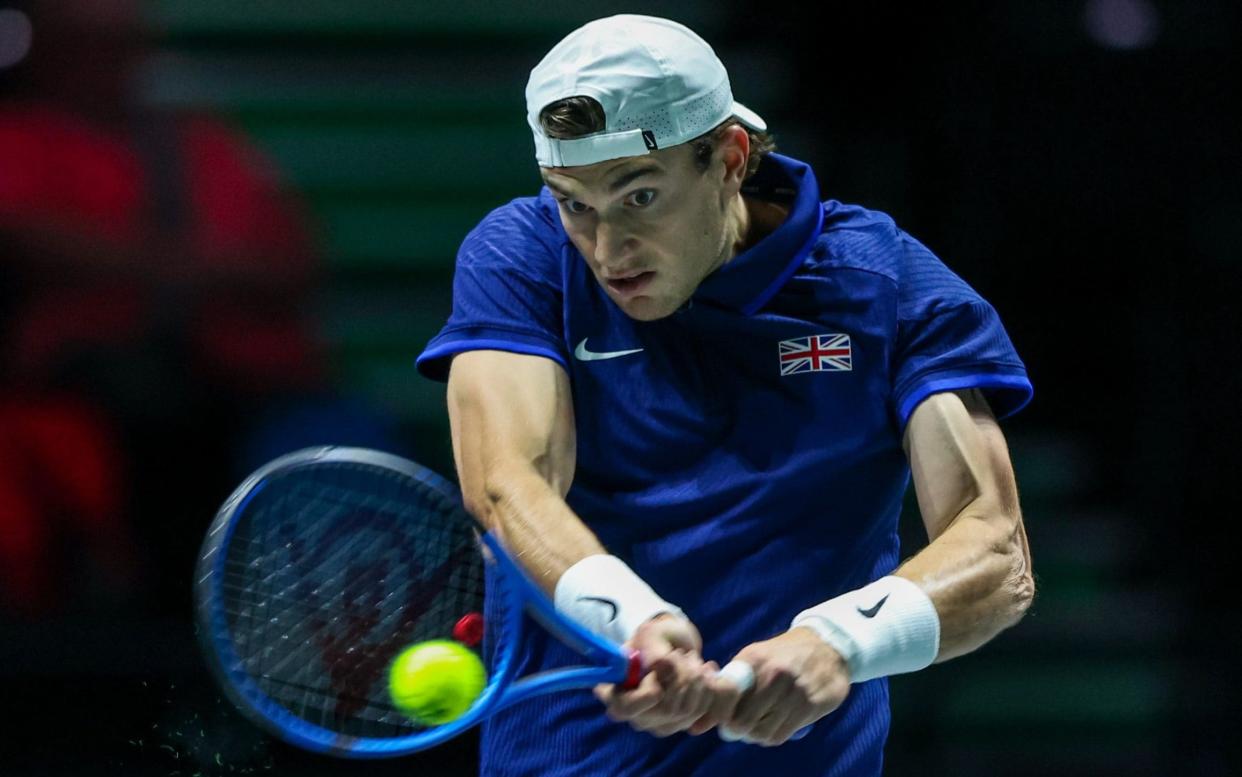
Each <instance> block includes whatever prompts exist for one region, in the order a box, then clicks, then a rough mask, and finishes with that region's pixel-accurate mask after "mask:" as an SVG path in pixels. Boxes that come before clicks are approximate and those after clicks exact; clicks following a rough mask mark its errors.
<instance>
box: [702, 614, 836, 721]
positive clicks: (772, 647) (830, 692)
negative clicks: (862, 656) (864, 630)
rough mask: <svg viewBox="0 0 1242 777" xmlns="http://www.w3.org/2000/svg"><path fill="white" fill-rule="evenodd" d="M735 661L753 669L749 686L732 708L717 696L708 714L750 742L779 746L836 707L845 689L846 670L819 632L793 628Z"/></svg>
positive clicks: (744, 651) (745, 650) (748, 649)
mask: <svg viewBox="0 0 1242 777" xmlns="http://www.w3.org/2000/svg"><path fill="white" fill-rule="evenodd" d="M736 659H738V660H741V661H745V662H746V663H748V664H750V665H751V667H752V668H753V669H754V670H755V685H754V688H753V689H752V690H751V691H750V692H749V693H747V694H746V695H745V696H744V697H742V699H741V700H740V701H737V702H736V706H734V707H733V708H732V709H728V698H727V696H725V695H724V694H718V696H717V698H718V700H719V703H720V706H717V707H714V708H713V709H712V710H711V711H710V713H709V715H710V716H711V717H713V718H714V719H715V720H716V721H720V722H721V725H723V726H726V727H727V728H728V729H729V730H730V732H731V733H733V734H737V735H739V736H740V737H742V738H743V739H744V740H745V741H748V742H752V743H754V744H759V745H765V746H774V745H780V744H784V743H785V742H786V741H787V740H788V739H789V738H790V737H791V736H793V735H794V733H795V732H796V731H798V730H799V729H801V728H803V727H804V726H808V725H810V724H811V723H814V722H815V721H817V720H819V719H820V718H822V717H824V716H825V715H827V714H828V713H830V712H832V711H833V710H835V709H836V708H837V707H840V706H841V702H843V701H845V697H846V696H847V695H849V692H850V675H849V668H848V667H847V666H846V665H845V661H844V660H843V659H842V658H841V655H840V654H839V653H837V651H836V650H834V649H833V648H832V647H830V646H829V645H828V644H827V643H826V642H824V641H823V640H822V639H820V637H819V635H818V634H816V633H815V632H813V631H811V630H810V629H805V628H794V629H790V630H789V631H787V632H785V633H784V634H781V635H780V636H778V637H773V638H772V639H769V640H765V641H763V642H755V643H754V644H751V645H747V646H746V647H745V648H742V650H741V652H739V653H738V654H737V656H736Z"/></svg>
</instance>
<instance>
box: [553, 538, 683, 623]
mask: <svg viewBox="0 0 1242 777" xmlns="http://www.w3.org/2000/svg"><path fill="white" fill-rule="evenodd" d="M554 599H555V602H556V609H557V612H560V613H563V614H564V615H566V616H568V617H569V619H570V620H572V621H574V622H575V623H578V624H580V625H582V626H584V627H586V628H587V629H588V630H589V631H592V632H594V633H596V634H598V635H600V636H601V637H603V638H605V639H607V640H611V641H612V642H616V643H618V644H620V643H622V642H626V641H627V640H629V638H630V637H632V636H634V632H635V631H637V630H638V627H639V626H641V625H643V624H644V623H646V622H647V621H649V620H651V619H652V618H654V617H655V616H657V615H659V614H661V613H665V612H670V613H673V614H674V615H681V616H683V617H684V613H682V611H681V608H679V607H677V606H676V605H673V604H669V603H668V602H666V601H664V600H663V599H661V598H660V597H659V596H658V595H657V594H656V592H655V591H653V590H651V586H649V585H647V584H646V583H645V582H643V580H642V578H640V577H639V576H638V575H636V574H634V570H632V569H630V568H629V567H628V566H626V564H625V562H624V561H622V560H621V559H619V558H617V557H616V556H605V555H597V556H587V557H586V558H584V559H582V560H581V561H579V562H578V563H576V564H574V565H573V566H571V567H570V568H569V569H567V570H565V574H563V575H561V579H560V580H558V581H557V582H556V592H555V595H554Z"/></svg>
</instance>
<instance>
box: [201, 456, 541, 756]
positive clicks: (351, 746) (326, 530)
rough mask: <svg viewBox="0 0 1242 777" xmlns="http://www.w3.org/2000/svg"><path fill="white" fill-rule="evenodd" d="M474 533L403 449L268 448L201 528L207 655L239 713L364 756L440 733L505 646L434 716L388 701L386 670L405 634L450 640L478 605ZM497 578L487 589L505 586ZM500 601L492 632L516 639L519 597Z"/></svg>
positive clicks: (443, 735)
mask: <svg viewBox="0 0 1242 777" xmlns="http://www.w3.org/2000/svg"><path fill="white" fill-rule="evenodd" d="M477 538H478V526H477V524H476V523H475V521H474V520H473V519H472V518H471V517H470V516H469V514H468V513H466V512H465V510H464V509H463V508H462V505H461V502H460V498H459V496H458V492H457V490H456V489H455V488H454V487H453V486H452V485H450V484H449V483H448V481H446V480H445V479H443V478H442V477H440V476H439V475H437V474H435V473H434V472H431V471H430V470H427V469H426V468H424V467H422V466H420V465H418V464H416V463H414V462H412V461H408V460H406V459H403V458H400V457H397V456H393V455H391V454H387V453H382V452H379V451H372V450H366V449H359V448H343V447H320V448H309V449H305V450H301V451H297V452H295V453H291V454H289V455H287V456H283V457H281V458H279V459H276V460H275V461H272V462H271V463H269V464H267V465H266V466H264V467H262V468H261V469H259V470H258V471H256V472H255V473H254V474H252V475H251V476H250V477H249V478H247V480H246V481H245V482H244V483H242V484H241V485H240V486H239V487H238V488H237V490H236V491H234V493H233V494H232V495H231V496H230V497H229V498H228V499H227V500H226V501H225V503H224V505H223V506H222V507H221V508H220V510H219V512H218V513H217V515H216V517H215V519H214V521H213V522H212V524H211V526H210V528H209V530H208V532H207V535H206V538H205V539H204V542H203V546H202V551H201V553H200V556H199V560H198V565H197V571H196V575H195V607H196V615H197V621H198V631H199V637H200V642H201V644H202V646H203V649H204V652H205V653H206V655H207V657H208V663H209V664H210V665H211V666H212V668H213V670H214V672H215V674H216V676H217V679H218V680H219V681H220V684H221V686H222V687H223V688H224V689H225V690H226V692H227V693H228V695H229V697H230V699H231V700H232V701H233V702H234V704H235V705H236V706H237V707H238V708H239V709H240V710H242V712H243V713H245V714H246V715H247V716H248V717H250V718H251V719H252V720H254V721H255V722H256V723H258V724H259V725H260V726H262V727H263V728H265V729H267V730H268V731H269V732H270V733H272V734H274V735H275V736H277V737H279V738H281V739H284V740H285V741H288V742H290V743H292V744H294V745H296V746H299V747H302V748H305V749H308V750H312V751H318V752H324V753H328V754H332V755H338V756H347V757H360V758H365V757H391V756H397V755H403V754H406V753H410V752H414V751H417V750H421V749H424V748H426V747H430V746H432V745H435V744H438V743H439V742H441V741H444V740H445V739H448V738H450V737H452V736H455V735H456V734H458V733H460V732H461V731H463V730H465V729H466V728H468V727H470V726H471V725H473V724H474V723H476V722H478V720H480V719H481V718H482V717H484V716H485V715H486V714H487V713H488V711H489V709H490V708H491V707H493V706H494V705H495V703H496V701H497V700H498V698H499V691H500V690H501V689H502V688H504V687H505V686H506V685H507V684H508V682H509V680H510V674H511V673H512V662H511V660H510V659H511V651H497V652H496V654H495V655H494V656H493V657H492V658H493V661H492V663H493V665H492V666H491V667H490V672H489V673H488V675H487V679H486V681H485V686H484V688H483V691H482V692H481V693H480V694H479V696H478V697H477V698H476V699H475V700H474V702H473V704H472V705H471V706H470V708H469V709H468V710H466V712H465V713H463V714H462V715H461V716H459V717H458V718H456V719H455V720H452V721H450V722H448V723H445V724H443V725H438V726H428V725H422V724H419V723H417V722H415V721H413V720H411V719H409V718H407V717H406V716H405V715H404V714H402V713H401V712H400V711H399V710H397V709H396V708H395V706H394V705H393V702H392V700H391V698H390V696H389V692H388V669H389V666H390V664H391V662H392V660H393V659H394V658H395V657H396V655H397V654H398V653H399V652H400V651H401V650H402V649H404V648H405V647H407V646H408V645H410V644H413V643H418V642H423V641H427V640H434V639H453V637H454V627H455V626H456V625H457V624H458V623H459V621H460V620H461V619H462V617H463V616H469V615H471V614H475V613H482V612H483V598H484V589H483V586H484V583H483V580H484V573H483V565H484V563H485V560H484V557H483V554H482V553H481V551H480V546H479V543H478V539H477ZM504 579H505V578H504V577H502V578H500V580H501V582H500V584H498V585H496V590H493V591H491V592H489V595H490V596H499V597H503V598H505V599H509V598H512V597H513V596H515V592H514V591H512V590H508V589H507V587H506V586H505V585H504V584H503V580H504ZM501 612H503V613H505V616H504V618H503V621H504V622H503V623H498V624H492V628H493V629H497V630H498V631H497V635H498V642H505V643H506V644H507V643H513V642H516V634H515V631H516V630H517V629H520V628H521V624H520V618H521V612H522V608H521V605H520V603H519V604H516V606H514V605H513V604H509V603H507V602H506V603H505V605H504V606H503V607H502V608H501ZM515 613H516V614H515Z"/></svg>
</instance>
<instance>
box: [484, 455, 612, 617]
mask: <svg viewBox="0 0 1242 777" xmlns="http://www.w3.org/2000/svg"><path fill="white" fill-rule="evenodd" d="M472 490H473V491H474V494H473V495H472V496H471V497H470V498H468V499H467V507H468V508H469V509H470V511H471V512H472V513H473V514H474V516H475V517H476V518H478V519H479V520H480V521H482V522H483V524H484V525H485V526H487V527H488V529H489V530H490V531H492V532H494V533H495V534H496V535H498V536H499V538H500V540H501V542H503V543H504V545H505V548H506V549H508V550H509V552H510V554H511V555H512V556H513V557H514V558H515V559H516V560H517V561H518V563H520V564H521V565H522V567H523V569H525V570H526V571H527V573H529V574H530V575H531V576H532V577H533V578H534V579H535V581H536V582H537V583H538V584H539V587H540V588H542V589H543V590H544V592H546V593H548V594H549V595H551V594H552V593H553V592H554V591H555V589H556V583H557V581H558V580H560V578H561V575H563V574H564V573H565V570H566V569H569V567H571V566H573V565H574V564H575V563H577V562H578V561H580V560H582V559H583V558H586V557H587V556H591V555H595V554H599V553H607V552H608V551H607V550H605V549H604V546H603V545H601V544H600V542H599V540H598V539H596V537H595V534H594V533H592V532H591V530H590V529H588V528H587V527H586V525H585V524H583V523H582V521H581V520H580V519H579V518H578V516H577V515H575V514H574V512H573V510H571V509H570V508H569V505H567V504H565V500H564V498H563V497H562V496H561V495H560V494H559V493H558V492H557V491H556V489H554V488H553V487H552V485H551V484H549V483H548V481H547V480H545V479H544V477H543V476H542V475H540V474H539V472H537V471H536V470H535V468H534V467H533V466H530V465H521V464H515V465H510V466H506V467H501V468H497V469H495V470H493V471H492V472H489V473H488V475H487V477H486V478H485V482H483V483H480V484H478V486H476V487H475V488H474V489H472Z"/></svg>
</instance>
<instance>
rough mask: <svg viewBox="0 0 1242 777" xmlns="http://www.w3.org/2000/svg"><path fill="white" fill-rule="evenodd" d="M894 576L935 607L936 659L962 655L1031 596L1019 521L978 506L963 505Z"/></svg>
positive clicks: (1015, 617)
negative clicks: (909, 583)
mask: <svg viewBox="0 0 1242 777" xmlns="http://www.w3.org/2000/svg"><path fill="white" fill-rule="evenodd" d="M994 510H995V509H993V511H992V512H994ZM894 574H895V575H897V576H899V577H904V578H906V579H907V580H910V581H912V582H914V583H915V584H916V585H918V586H919V587H920V588H921V589H922V590H923V591H924V593H926V594H927V595H928V596H929V597H930V598H931V600H932V603H933V604H934V605H935V607H936V612H937V613H938V614H939V616H940V650H939V654H938V655H937V658H936V661H937V662H940V661H947V660H949V659H950V658H955V657H957V656H961V655H965V654H966V653H969V652H971V651H973V650H975V649H977V648H979V647H980V646H982V645H984V644H985V643H987V642H988V641H989V640H991V639H992V638H993V637H995V636H996V635H997V634H999V633H1000V632H1001V631H1003V630H1005V629H1007V628H1009V627H1010V626H1012V625H1014V624H1015V623H1017V622H1018V621H1019V620H1020V619H1021V618H1022V615H1023V614H1024V613H1025V612H1026V610H1027V608H1028V607H1029V606H1030V603H1031V601H1032V600H1033V599H1034V596H1035V583H1034V580H1033V578H1032V577H1031V572H1030V556H1029V551H1028V549H1027V543H1026V535H1025V532H1024V531H1023V529H1022V524H1021V522H1020V521H1018V520H1014V519H1010V518H1007V517H999V516H996V515H994V514H993V515H988V508H986V507H983V506H973V505H972V506H968V507H967V508H966V509H964V510H963V511H962V512H961V513H960V514H959V515H958V516H957V518H956V519H954V521H953V522H952V524H950V526H949V527H948V528H947V529H945V531H944V532H943V533H942V534H941V535H940V536H939V537H937V538H936V539H935V540H934V541H933V542H932V543H931V544H929V545H928V546H927V547H926V548H924V549H923V550H922V551H920V552H919V553H917V554H916V555H915V556H914V557H912V558H910V559H909V560H908V561H906V563H904V564H902V565H901V567H899V568H898V569H897V571H896V572H895V573H894Z"/></svg>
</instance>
